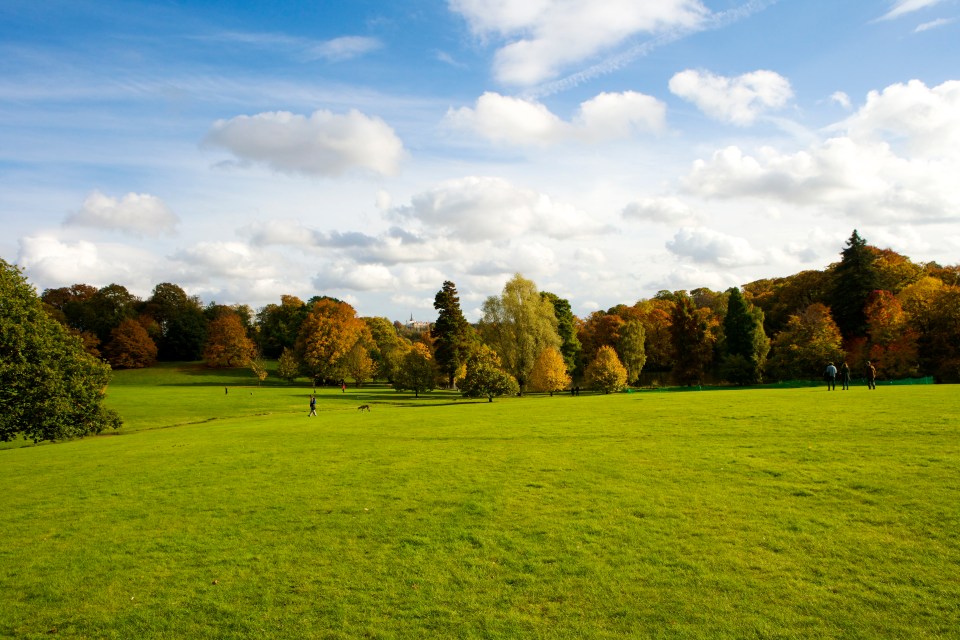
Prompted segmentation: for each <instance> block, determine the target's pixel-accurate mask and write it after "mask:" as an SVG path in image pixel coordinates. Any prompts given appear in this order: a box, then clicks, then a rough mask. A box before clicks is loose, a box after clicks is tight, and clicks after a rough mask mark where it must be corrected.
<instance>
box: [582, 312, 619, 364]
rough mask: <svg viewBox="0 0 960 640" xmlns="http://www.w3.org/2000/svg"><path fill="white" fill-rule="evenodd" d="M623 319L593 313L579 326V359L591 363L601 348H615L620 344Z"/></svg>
mask: <svg viewBox="0 0 960 640" xmlns="http://www.w3.org/2000/svg"><path fill="white" fill-rule="evenodd" d="M624 324H625V323H624V319H623V318H622V317H621V316H619V315H617V314H613V313H607V312H606V311H594V312H593V313H591V314H590V315H589V316H587V318H586V319H585V320H584V321H583V322H582V323H581V324H580V326H579V327H578V331H577V337H578V338H579V340H580V344H581V345H583V349H582V351H581V357H582V358H583V360H584V361H585V362H592V361H593V359H594V358H596V357H597V352H598V351H600V348H601V347H615V346H616V344H617V343H618V342H620V329H621V328H623V325H624Z"/></svg>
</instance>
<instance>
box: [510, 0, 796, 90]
mask: <svg viewBox="0 0 960 640" xmlns="http://www.w3.org/2000/svg"><path fill="white" fill-rule="evenodd" d="M777 2H779V0H749V2H745V3H744V4H742V5H740V6H739V7H734V8H733V9H728V10H727V11H721V12H720V13H715V14H711V15H710V17H709V18H707V19H706V20H705V21H704V22H703V23H701V24H699V25H697V26H696V27H693V28H688V29H674V30H672V31H668V32H666V33H663V34H661V35H659V36H657V37H655V38H653V39H651V40H647V41H646V42H641V43H640V44H637V45H634V46H633V47H630V48H629V49H627V50H626V51H623V52H622V53H618V54H617V55H615V56H612V57H609V58H607V59H606V60H604V61H603V62H600V63H598V64H595V65H593V66H592V67H588V68H586V69H584V70H583V71H578V72H577V73H574V74H571V75H569V76H567V77H565V78H561V79H559V80H554V81H553V82H548V83H547V84H543V85H540V86H539V87H534V88H533V89H530V90H528V91H525V92H524V93H523V94H522V97H524V98H529V99H536V98H543V97H545V96H552V95H555V94H557V93H560V92H562V91H566V90H567V89H572V88H574V87H576V86H578V85H580V84H582V83H584V82H586V81H588V80H592V79H594V78H596V77H599V76H602V75H606V74H608V73H613V72H614V71H617V70H618V69H622V68H623V67H625V66H627V65H628V64H630V63H631V62H633V61H634V60H636V59H637V58H642V57H644V56H646V55H649V54H650V52H651V51H653V50H655V49H658V48H660V47H662V46H664V45H668V44H670V43H672V42H676V41H678V40H682V39H683V38H686V37H688V36H691V35H693V34H695V33H702V32H704V31H715V30H717V29H722V28H724V27H727V26H729V25H731V24H734V23H735V22H739V21H740V20H743V19H745V18H748V17H750V16H752V15H753V14H755V13H758V12H760V11H763V10H764V9H766V8H767V7H769V6H770V5H773V4H776V3H777Z"/></svg>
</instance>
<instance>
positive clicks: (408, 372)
mask: <svg viewBox="0 0 960 640" xmlns="http://www.w3.org/2000/svg"><path fill="white" fill-rule="evenodd" d="M398 373H399V375H398V376H397V379H396V380H395V381H394V383H393V386H394V388H395V389H397V391H405V390H409V391H413V394H414V396H415V397H418V398H419V397H420V394H421V393H424V392H426V391H433V389H434V388H435V387H436V382H437V366H436V363H435V362H434V359H433V356H432V355H430V349H429V348H428V347H427V346H426V345H425V344H423V343H419V342H418V343H415V344H414V345H413V346H411V347H410V350H409V351H408V352H407V353H406V355H404V356H403V365H402V366H401V367H400V371H399V372H398Z"/></svg>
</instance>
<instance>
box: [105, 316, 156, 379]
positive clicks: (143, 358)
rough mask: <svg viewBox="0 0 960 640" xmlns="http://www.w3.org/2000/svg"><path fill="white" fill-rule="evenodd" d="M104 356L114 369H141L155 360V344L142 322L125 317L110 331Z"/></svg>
mask: <svg viewBox="0 0 960 640" xmlns="http://www.w3.org/2000/svg"><path fill="white" fill-rule="evenodd" d="M104 356H105V357H106V359H107V362H109V363H110V366H112V367H113V368H115V369H142V368H143V367H149V366H150V365H152V364H153V363H154V362H156V360H157V345H156V343H155V342H154V341H153V339H151V338H150V334H149V333H147V330H146V329H145V328H144V327H143V325H142V324H140V323H139V322H137V321H136V320H131V319H129V318H127V319H126V320H124V321H122V322H121V323H120V324H119V326H117V328H116V329H114V330H113V331H111V332H110V342H108V343H107V346H106V347H104Z"/></svg>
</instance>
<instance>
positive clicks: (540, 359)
mask: <svg viewBox="0 0 960 640" xmlns="http://www.w3.org/2000/svg"><path fill="white" fill-rule="evenodd" d="M569 386H570V376H569V375H567V363H566V362H564V360H563V355H562V354H561V353H560V351H559V350H557V349H555V348H553V347H547V348H546V349H544V350H543V351H541V352H540V355H538V356H537V359H536V361H535V362H534V363H533V370H532V371H531V372H530V387H531V388H532V389H533V390H534V391H541V392H543V391H549V392H550V395H551V396H552V395H553V392H554V391H563V390H564V389H566V388H567V387H569Z"/></svg>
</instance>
